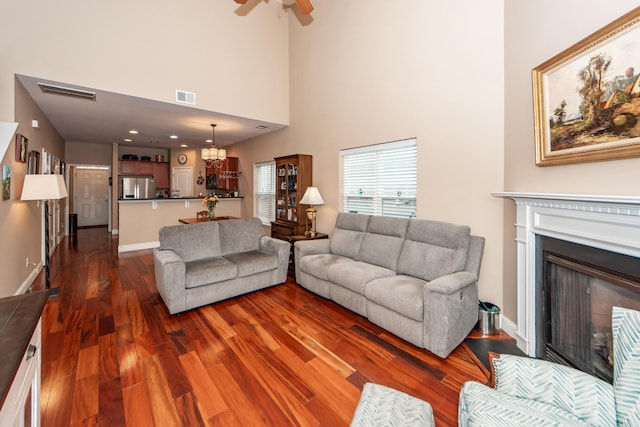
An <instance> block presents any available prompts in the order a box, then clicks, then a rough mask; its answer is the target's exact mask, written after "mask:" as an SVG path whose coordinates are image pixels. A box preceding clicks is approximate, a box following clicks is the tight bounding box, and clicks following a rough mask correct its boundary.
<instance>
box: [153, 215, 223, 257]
mask: <svg viewBox="0 0 640 427" xmlns="http://www.w3.org/2000/svg"><path fill="white" fill-rule="evenodd" d="M160 249H161V250H162V249H171V250H172V251H174V252H175V253H176V254H178V256H179V257H180V258H182V259H183V260H184V261H185V262H190V261H194V260H197V259H204V258H212V257H216V256H220V255H221V251H220V230H219V228H218V223H217V222H215V221H206V222H201V223H197V224H183V225H170V226H166V227H162V228H161V229H160Z"/></svg>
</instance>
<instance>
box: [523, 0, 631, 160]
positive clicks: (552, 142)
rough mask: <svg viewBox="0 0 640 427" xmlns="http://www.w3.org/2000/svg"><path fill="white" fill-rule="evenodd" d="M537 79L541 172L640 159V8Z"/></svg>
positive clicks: (547, 66) (537, 73)
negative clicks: (572, 165) (547, 168)
mask: <svg viewBox="0 0 640 427" xmlns="http://www.w3.org/2000/svg"><path fill="white" fill-rule="evenodd" d="M532 78H533V101H534V117H535V140H536V164H537V165H538V166H547V165H558V164H568V163H578V162H592V161H599V160H612V159H621V158H626V157H637V156H640V7H639V8H636V9H634V10H632V11H631V12H629V13H627V14H626V15H624V16H622V17H620V18H618V19H617V20H615V21H613V22H612V23H610V24H609V25H607V26H605V27H604V28H602V29H600V30H598V31H597V32H595V33H593V34H592V35H590V36H588V37H587V38H585V39H584V40H581V41H580V42H578V43H576V44H575V45H573V46H571V47H570V48H568V49H566V50H565V51H564V52H561V53H559V54H558V55H556V56H554V57H553V58H551V59H549V60H548V61H546V62H544V63H543V64H541V65H539V66H538V67H536V68H534V69H533V71H532Z"/></svg>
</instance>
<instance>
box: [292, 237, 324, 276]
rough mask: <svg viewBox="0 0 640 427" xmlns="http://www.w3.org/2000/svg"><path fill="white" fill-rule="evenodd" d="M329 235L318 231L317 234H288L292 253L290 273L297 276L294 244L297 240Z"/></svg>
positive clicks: (316, 238)
mask: <svg viewBox="0 0 640 427" xmlns="http://www.w3.org/2000/svg"><path fill="white" fill-rule="evenodd" d="M328 238H329V235H328V234H325V233H316V235H315V236H313V237H311V236H305V235H304V234H297V235H295V236H287V237H286V240H287V241H288V242H289V243H291V253H290V254H289V275H291V276H293V278H294V279H295V278H296V265H295V257H294V252H293V249H294V245H295V244H296V242H299V241H301V240H318V239H328Z"/></svg>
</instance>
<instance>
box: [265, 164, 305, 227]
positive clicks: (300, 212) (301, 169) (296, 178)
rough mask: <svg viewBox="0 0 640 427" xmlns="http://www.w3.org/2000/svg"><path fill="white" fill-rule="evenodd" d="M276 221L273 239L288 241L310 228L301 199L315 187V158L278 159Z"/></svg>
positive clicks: (272, 225)
mask: <svg viewBox="0 0 640 427" xmlns="http://www.w3.org/2000/svg"><path fill="white" fill-rule="evenodd" d="M274 160H275V162H276V220H275V221H274V222H272V223H271V236H272V237H275V238H278V239H283V240H287V239H288V238H289V237H290V236H295V235H300V234H304V232H305V228H306V225H307V216H306V214H305V206H301V205H300V199H302V196H303V195H304V192H305V191H306V190H307V187H309V186H311V185H312V182H311V179H312V178H311V177H312V170H311V168H312V157H311V156H310V155H308V154H294V155H290V156H284V157H276V158H275V159H274Z"/></svg>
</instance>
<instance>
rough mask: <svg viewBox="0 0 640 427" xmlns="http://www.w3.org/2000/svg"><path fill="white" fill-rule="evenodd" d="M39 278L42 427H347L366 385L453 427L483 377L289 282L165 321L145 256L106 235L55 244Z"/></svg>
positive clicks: (81, 233)
mask: <svg viewBox="0 0 640 427" xmlns="http://www.w3.org/2000/svg"><path fill="white" fill-rule="evenodd" d="M41 276H42V275H41ZM51 277H52V287H60V289H61V292H60V298H59V299H51V300H49V302H48V303H47V305H46V307H45V311H44V314H43V373H42V393H41V408H42V422H43V426H45V427H48V426H54V427H57V426H89V425H101V426H136V427H138V426H207V425H209V426H214V425H215V426H260V425H264V426H289V425H297V426H346V425H348V424H349V422H350V420H351V417H352V415H353V411H354V409H355V407H356V404H357V402H358V399H359V397H360V391H361V389H362V386H363V384H364V383H365V382H367V381H372V382H376V383H380V384H385V385H388V386H390V387H394V388H396V389H399V390H402V391H405V392H407V393H409V394H412V395H414V396H417V397H420V398H422V399H424V400H426V401H428V402H430V403H431V405H432V406H433V409H434V414H435V419H436V424H437V425H438V426H454V425H456V419H457V405H458V392H459V390H460V387H461V385H462V384H463V383H464V382H465V381H467V380H478V381H481V382H485V381H486V379H487V378H486V377H485V375H484V374H483V371H482V370H481V369H480V368H479V367H478V366H477V365H476V364H475V363H474V362H473V361H472V359H471V358H470V357H469V355H468V354H467V352H465V351H464V350H463V349H462V348H461V347H459V348H458V349H456V350H455V351H454V352H453V353H452V354H451V355H450V356H449V357H448V358H447V359H446V360H443V359H440V358H438V357H436V356H434V355H433V354H431V353H429V352H428V351H425V350H421V349H419V348H417V347H415V346H413V345H411V344H408V343H406V342H404V341H402V340H401V339H399V338H397V337H395V336H393V335H391V334H389V333H387V332H386V331H384V330H383V329H381V328H379V327H377V326H375V325H373V324H372V323H370V322H368V321H367V320H366V319H364V318H362V317H360V316H358V315H356V314H354V313H352V312H350V311H348V310H346V309H343V308H341V307H340V306H338V305H336V304H334V303H332V302H331V301H327V300H325V299H323V298H320V297H318V296H316V295H314V294H312V293H310V292H308V291H306V290H304V289H303V288H301V287H299V286H298V285H296V284H295V283H294V282H293V280H292V279H289V280H288V281H287V283H286V284H283V285H279V286H274V287H271V288H268V289H266V290H262V291H259V292H255V293H251V294H248V295H244V296H241V297H237V298H233V299H230V300H227V301H223V302H220V303H217V304H212V305H209V306H206V307H202V308H199V309H195V310H191V311H189V312H186V313H183V314H180V315H177V316H171V315H169V313H168V311H167V310H166V307H165V306H164V303H163V302H162V300H161V298H160V297H159V295H158V293H157V291H156V289H155V284H154V274H153V259H152V255H151V250H144V251H137V252H132V253H124V254H118V253H117V237H112V236H111V235H110V234H109V233H108V232H107V230H106V228H91V229H80V230H78V234H77V236H73V237H67V238H65V240H64V241H63V242H62V243H61V244H60V246H59V247H58V249H57V250H56V252H55V253H54V254H53V257H52V264H51ZM41 286H42V279H41V278H40V277H39V279H38V280H36V284H35V287H36V288H39V287H41Z"/></svg>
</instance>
